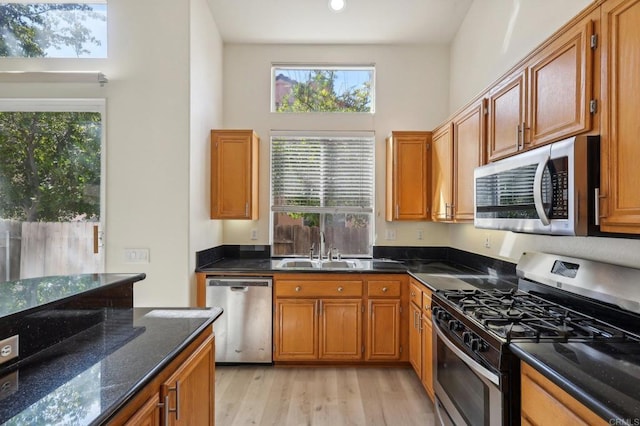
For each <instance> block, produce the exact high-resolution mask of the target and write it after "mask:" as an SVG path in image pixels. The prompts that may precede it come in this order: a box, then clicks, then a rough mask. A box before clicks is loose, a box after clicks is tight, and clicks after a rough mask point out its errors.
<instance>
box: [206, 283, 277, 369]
mask: <svg viewBox="0 0 640 426" xmlns="http://www.w3.org/2000/svg"><path fill="white" fill-rule="evenodd" d="M206 283H207V306H219V307H221V308H222V309H224V313H223V314H222V315H221V316H220V318H218V320H217V321H216V323H215V326H214V331H215V335H216V363H241V362H246V363H271V362H272V361H273V357H272V347H273V343H272V334H273V327H272V319H273V313H272V305H273V303H272V298H271V296H272V290H273V285H272V281H271V278H260V277H210V278H207V280H206Z"/></svg>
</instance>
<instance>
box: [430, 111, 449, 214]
mask: <svg viewBox="0 0 640 426" xmlns="http://www.w3.org/2000/svg"><path fill="white" fill-rule="evenodd" d="M432 144H433V147H432V149H431V184H432V188H431V194H432V198H431V211H432V213H431V219H432V220H434V221H449V220H453V215H452V214H451V210H452V208H453V207H452V204H453V201H452V200H453V194H452V191H453V144H452V141H451V124H450V123H447V124H446V125H444V126H443V127H441V128H439V129H437V130H436V131H435V132H434V133H433V141H432Z"/></svg>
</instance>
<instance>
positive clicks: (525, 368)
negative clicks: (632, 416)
mask: <svg viewBox="0 0 640 426" xmlns="http://www.w3.org/2000/svg"><path fill="white" fill-rule="evenodd" d="M521 367H522V368H521V370H522V374H521V379H522V380H521V388H522V389H521V390H522V398H521V399H522V407H521V417H522V420H523V424H532V425H572V426H573V425H585V426H586V425H591V426H596V425H607V424H611V422H607V421H605V420H604V419H602V418H601V417H599V416H598V415H596V414H595V413H594V412H593V411H591V410H589V409H588V408H587V407H586V406H584V405H582V404H581V403H580V402H579V401H577V400H576V399H574V398H573V397H572V396H571V395H569V394H568V393H566V392H565V391H564V390H562V389H560V388H559V387H558V386H557V385H555V384H554V383H553V382H551V381H550V380H549V379H547V378H546V377H544V376H543V375H542V374H540V373H538V372H537V371H536V370H535V369H534V368H533V367H531V366H530V365H528V364H525V363H521ZM540 407H544V409H543V410H541V409H540Z"/></svg>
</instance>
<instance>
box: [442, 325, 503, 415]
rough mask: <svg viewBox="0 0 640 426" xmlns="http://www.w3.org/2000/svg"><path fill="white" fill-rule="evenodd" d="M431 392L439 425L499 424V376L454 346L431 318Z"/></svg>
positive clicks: (501, 409)
mask: <svg viewBox="0 0 640 426" xmlns="http://www.w3.org/2000/svg"><path fill="white" fill-rule="evenodd" d="M433 325H434V327H433V328H434V330H435V333H434V337H433V339H434V348H435V351H434V360H433V363H434V369H433V371H434V390H435V396H436V403H435V409H436V416H437V419H438V422H439V424H441V425H446V426H449V425H456V426H459V425H473V426H475V425H478V426H480V425H482V426H494V425H502V424H503V419H504V416H503V401H504V399H503V397H502V393H501V391H500V376H498V375H496V374H495V373H493V372H492V371H489V370H487V369H486V368H484V367H483V366H482V365H480V364H478V363H477V362H476V361H474V360H473V359H472V358H471V357H470V356H469V355H467V354H466V353H465V352H464V350H462V349H460V348H459V347H458V346H456V345H455V344H454V343H453V342H452V341H451V340H449V338H448V337H447V335H446V333H445V332H443V330H441V329H440V328H439V327H438V324H437V321H436V320H435V319H434V321H433Z"/></svg>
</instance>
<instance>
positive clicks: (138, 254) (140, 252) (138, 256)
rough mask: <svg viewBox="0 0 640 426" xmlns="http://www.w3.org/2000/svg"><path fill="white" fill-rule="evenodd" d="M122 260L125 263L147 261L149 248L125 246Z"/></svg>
mask: <svg viewBox="0 0 640 426" xmlns="http://www.w3.org/2000/svg"><path fill="white" fill-rule="evenodd" d="M124 261H125V262H126V263H149V249H147V248H126V249H124Z"/></svg>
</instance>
